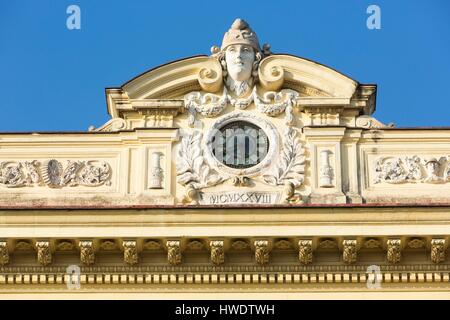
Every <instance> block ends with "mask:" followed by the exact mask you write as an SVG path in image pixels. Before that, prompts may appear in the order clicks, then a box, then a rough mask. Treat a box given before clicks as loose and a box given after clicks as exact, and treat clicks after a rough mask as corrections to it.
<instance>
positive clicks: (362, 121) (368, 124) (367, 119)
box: [356, 115, 394, 129]
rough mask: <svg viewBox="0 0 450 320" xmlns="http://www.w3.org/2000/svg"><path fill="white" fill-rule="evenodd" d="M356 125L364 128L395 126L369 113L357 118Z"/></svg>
mask: <svg viewBox="0 0 450 320" xmlns="http://www.w3.org/2000/svg"><path fill="white" fill-rule="evenodd" d="M356 127H359V128H364V129H383V128H393V127H394V124H393V123H389V124H388V125H385V124H383V123H381V122H380V121H378V120H377V119H375V118H374V117H372V116H369V115H363V116H359V117H357V118H356Z"/></svg>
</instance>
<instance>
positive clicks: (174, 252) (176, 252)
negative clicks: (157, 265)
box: [166, 240, 181, 266]
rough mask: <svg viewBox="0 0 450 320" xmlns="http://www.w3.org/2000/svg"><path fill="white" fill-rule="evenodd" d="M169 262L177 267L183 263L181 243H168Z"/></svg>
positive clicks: (171, 241)
mask: <svg viewBox="0 0 450 320" xmlns="http://www.w3.org/2000/svg"><path fill="white" fill-rule="evenodd" d="M166 246H167V260H168V262H169V264H171V265H173V266H175V265H178V264H180V263H181V248H180V241H173V240H170V241H167V243H166Z"/></svg>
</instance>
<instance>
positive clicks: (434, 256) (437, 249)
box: [431, 239, 445, 263]
mask: <svg viewBox="0 0 450 320" xmlns="http://www.w3.org/2000/svg"><path fill="white" fill-rule="evenodd" d="M431 261H433V262H434V263H440V262H442V261H445V239H432V240H431Z"/></svg>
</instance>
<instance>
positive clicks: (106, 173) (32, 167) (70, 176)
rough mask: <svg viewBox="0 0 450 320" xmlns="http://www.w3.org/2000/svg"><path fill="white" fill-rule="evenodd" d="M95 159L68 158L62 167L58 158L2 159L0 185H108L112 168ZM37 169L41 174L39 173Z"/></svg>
mask: <svg viewBox="0 0 450 320" xmlns="http://www.w3.org/2000/svg"><path fill="white" fill-rule="evenodd" d="M96 162H97V161H93V160H91V161H70V160H69V161H68V162H67V165H66V167H65V168H63V166H62V164H61V163H60V162H59V161H58V160H54V159H53V160H49V161H45V162H44V163H43V164H42V165H41V164H40V163H39V162H38V161H37V160H33V161H24V162H14V161H4V162H0V185H3V186H5V187H8V188H18V187H32V186H40V185H47V186H49V187H51V188H61V187H65V186H71V187H74V186H79V185H81V186H88V187H98V186H101V185H110V183H111V181H110V177H111V168H110V166H109V164H108V163H106V162H100V163H99V164H96ZM39 171H40V172H41V174H39Z"/></svg>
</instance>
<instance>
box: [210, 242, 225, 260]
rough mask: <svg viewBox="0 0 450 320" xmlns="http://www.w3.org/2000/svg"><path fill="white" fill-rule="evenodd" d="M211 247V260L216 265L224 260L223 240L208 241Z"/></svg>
mask: <svg viewBox="0 0 450 320" xmlns="http://www.w3.org/2000/svg"><path fill="white" fill-rule="evenodd" d="M209 246H210V247H211V262H212V263H213V264H215V265H216V266H218V265H221V264H222V263H224V262H225V251H224V247H223V241H211V242H210V243H209Z"/></svg>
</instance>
